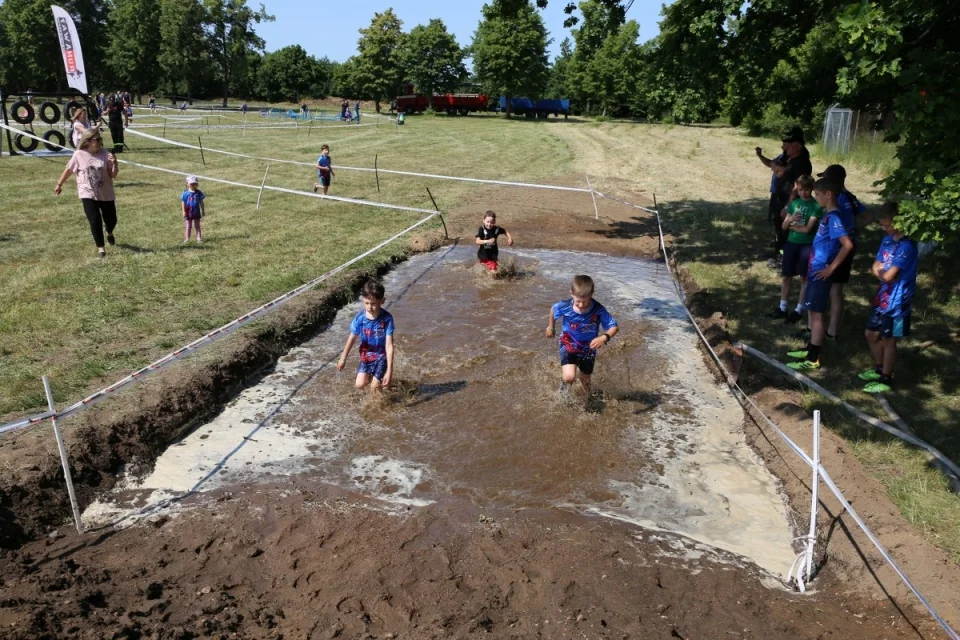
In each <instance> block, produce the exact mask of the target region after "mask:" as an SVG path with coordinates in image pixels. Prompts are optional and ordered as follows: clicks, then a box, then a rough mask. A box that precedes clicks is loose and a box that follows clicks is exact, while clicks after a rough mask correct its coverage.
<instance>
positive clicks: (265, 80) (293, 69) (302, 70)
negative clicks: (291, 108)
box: [257, 44, 318, 102]
mask: <svg viewBox="0 0 960 640" xmlns="http://www.w3.org/2000/svg"><path fill="white" fill-rule="evenodd" d="M317 72H318V65H317V62H316V60H314V59H313V58H312V57H310V56H308V55H307V52H306V51H304V49H303V47H301V46H300V45H298V44H294V45H290V46H289V47H284V48H282V49H278V50H276V51H273V52H271V53H268V54H267V55H265V56H264V57H263V62H262V63H261V65H260V70H259V73H258V79H259V83H258V85H257V86H258V91H259V93H260V95H262V96H263V97H265V98H266V99H267V100H270V101H273V102H280V101H282V100H292V101H294V102H300V100H301V98H303V97H304V96H305V95H307V93H308V92H309V91H310V89H311V88H312V87H313V85H314V84H315V83H316V80H317V77H316V76H317Z"/></svg>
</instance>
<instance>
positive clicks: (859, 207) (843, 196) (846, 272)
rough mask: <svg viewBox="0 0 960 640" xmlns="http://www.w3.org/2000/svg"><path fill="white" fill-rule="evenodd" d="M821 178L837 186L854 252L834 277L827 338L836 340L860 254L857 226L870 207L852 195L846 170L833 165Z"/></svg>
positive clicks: (842, 220) (842, 213) (821, 174)
mask: <svg viewBox="0 0 960 640" xmlns="http://www.w3.org/2000/svg"><path fill="white" fill-rule="evenodd" d="M817 175H818V176H819V177H821V178H826V179H827V180H830V181H832V182H833V183H835V184H836V185H837V186H838V187H839V189H840V193H838V194H837V211H838V212H839V215H840V221H841V222H842V223H843V228H844V229H846V231H847V237H848V238H850V241H851V242H852V243H853V250H852V251H851V252H850V253H849V255H847V258H846V260H844V261H843V263H842V264H841V265H840V266H839V267H837V270H836V271H835V272H834V274H833V286H832V287H831V288H830V324H829V326H828V327H827V334H826V337H827V338H828V339H830V340H834V339H836V337H837V332H838V331H839V330H840V318H841V317H843V302H844V298H843V290H844V285H846V284H847V283H848V282H850V270H851V268H852V267H853V260H854V256H855V255H856V253H857V227H861V226H863V224H864V223H865V222H866V221H867V216H866V215H864V213H865V212H866V210H867V208H866V207H865V206H863V203H862V202H860V200H858V199H857V196H855V195H853V194H852V193H850V191H848V190H847V187H846V185H845V183H846V180H847V170H846V169H844V168H843V166H841V165H839V164H831V165H830V166H828V167H827V168H826V169H824V170H823V173H818V174H817Z"/></svg>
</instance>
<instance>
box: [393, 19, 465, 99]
mask: <svg viewBox="0 0 960 640" xmlns="http://www.w3.org/2000/svg"><path fill="white" fill-rule="evenodd" d="M403 67H404V69H405V71H406V75H407V79H408V80H410V81H411V82H413V84H414V85H415V86H416V88H417V92H418V93H420V94H423V95H426V96H427V102H428V103H429V105H430V108H431V109H432V108H433V94H434V93H438V92H446V91H453V90H454V89H456V87H457V85H458V84H459V83H460V82H461V81H462V80H463V79H464V78H465V77H466V75H467V68H466V66H464V64H463V49H461V48H460V45H458V44H457V40H456V38H454V37H453V34H451V33H449V32H448V31H447V27H446V25H444V24H443V21H442V20H439V19H433V20H431V21H430V22H429V23H428V24H426V25H422V24H418V25H417V26H415V27H414V28H413V29H411V30H410V34H409V35H408V36H407V38H406V43H405V46H404V55H403Z"/></svg>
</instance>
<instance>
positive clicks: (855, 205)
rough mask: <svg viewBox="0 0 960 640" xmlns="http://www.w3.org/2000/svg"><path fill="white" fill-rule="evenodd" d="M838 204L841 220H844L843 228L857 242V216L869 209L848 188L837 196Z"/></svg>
mask: <svg viewBox="0 0 960 640" xmlns="http://www.w3.org/2000/svg"><path fill="white" fill-rule="evenodd" d="M837 206H838V207H839V209H840V210H839V214H840V221H841V222H843V228H844V229H846V230H847V235H848V236H850V240H852V241H854V242H856V235H857V216H858V215H860V214H861V213H863V212H864V211H866V210H867V208H866V207H865V206H863V203H862V202H860V201H859V200H857V196H855V195H853V194H852V193H850V192H849V191H847V190H846V189H844V190H843V191H841V192H840V195H839V196H837Z"/></svg>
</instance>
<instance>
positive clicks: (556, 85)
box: [544, 38, 573, 98]
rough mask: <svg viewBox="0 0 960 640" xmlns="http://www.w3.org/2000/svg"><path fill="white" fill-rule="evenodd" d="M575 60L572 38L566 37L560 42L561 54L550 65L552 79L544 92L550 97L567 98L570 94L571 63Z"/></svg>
mask: <svg viewBox="0 0 960 640" xmlns="http://www.w3.org/2000/svg"><path fill="white" fill-rule="evenodd" d="M572 60H573V45H572V43H571V42H570V38H564V39H563V41H562V42H561V43H560V55H558V56H557V57H556V58H555V59H554V61H553V66H552V67H550V79H549V80H548V81H547V88H546V89H545V90H544V94H545V95H546V96H547V97H548V98H566V97H568V96H569V95H570V88H571V82H570V63H571V61H572Z"/></svg>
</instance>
